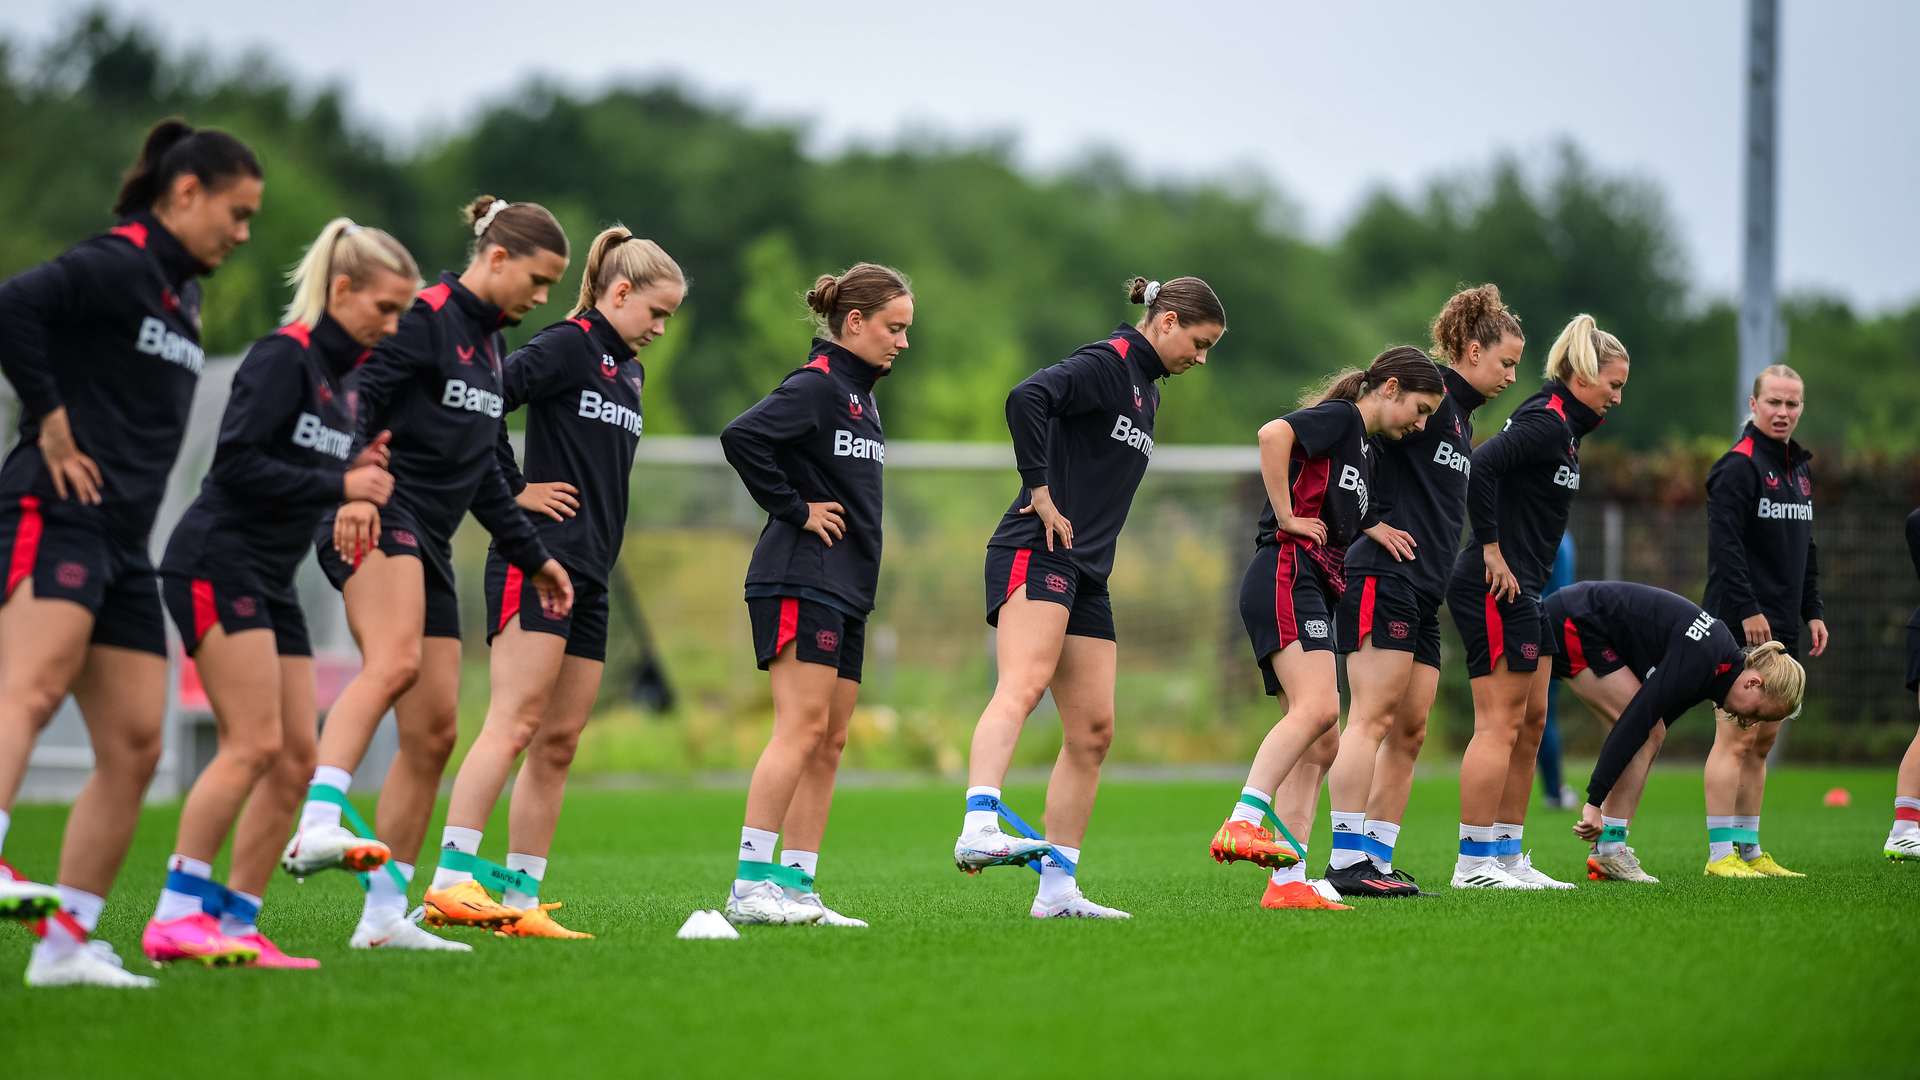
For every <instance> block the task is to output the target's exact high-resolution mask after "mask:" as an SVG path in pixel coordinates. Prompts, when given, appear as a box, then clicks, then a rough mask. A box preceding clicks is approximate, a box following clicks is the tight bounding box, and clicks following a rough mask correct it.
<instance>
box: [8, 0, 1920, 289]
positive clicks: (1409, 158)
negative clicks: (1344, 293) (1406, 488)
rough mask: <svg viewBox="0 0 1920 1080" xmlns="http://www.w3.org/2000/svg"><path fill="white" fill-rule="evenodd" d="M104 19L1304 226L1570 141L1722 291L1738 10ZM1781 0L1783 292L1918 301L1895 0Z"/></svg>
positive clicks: (1075, 6)
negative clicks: (1166, 181) (1388, 193)
mask: <svg viewBox="0 0 1920 1080" xmlns="http://www.w3.org/2000/svg"><path fill="white" fill-rule="evenodd" d="M74 6H75V5H74V3H73V0H64V2H62V0H10V2H9V3H8V4H7V5H6V6H5V8H4V9H0V30H4V31H5V32H6V33H7V34H9V35H10V36H14V37H19V36H22V35H24V36H26V37H27V38H28V39H29V40H30V41H34V42H38V41H44V40H45V39H46V38H47V36H48V35H50V34H51V33H53V32H54V31H55V29H56V28H57V27H59V26H61V25H63V24H64V20H65V19H66V18H67V17H68V14H67V13H68V12H70V11H71V10H72V9H73V7H74ZM110 6H112V7H114V8H116V9H119V10H123V11H128V12H134V13H146V17H147V18H148V19H149V20H150V22H151V23H152V24H153V25H155V26H156V27H157V28H158V29H159V30H160V31H161V32H162V33H163V34H164V35H165V36H166V37H168V38H169V39H171V40H173V41H175V42H179V43H197V44H204V45H208V46H211V47H213V48H214V49H215V50H217V51H219V52H222V53H235V52H238V51H240V50H242V49H246V48H265V49H268V50H270V51H271V52H272V53H273V54H274V55H275V56H276V57H278V58H279V59H280V60H281V61H282V62H284V63H287V64H290V65H291V66H292V67H293V69H294V70H295V71H296V72H297V73H298V75H299V77H300V78H302V79H303V80H307V81H313V82H317V81H321V80H327V81H335V82H338V83H340V84H342V85H344V86H346V87H347V88H348V90H349V96H350V99H351V100H352V102H353V103H354V105H355V106H356V109H357V111H358V112H359V113H360V114H361V115H362V116H364V117H367V118H369V119H371V120H372V121H373V122H374V123H376V124H377V125H378V126H379V127H380V128H381V129H382V130H384V131H386V132H388V133H389V134H390V135H392V136H393V137H394V138H395V139H396V140H400V141H405V140H409V139H417V138H419V137H421V136H422V135H423V134H425V133H429V132H431V131H433V130H434V129H435V128H436V127H444V126H446V125H448V124H451V123H453V122H455V121H457V120H458V119H460V118H461V117H463V116H464V115H466V114H467V113H468V112H469V111H470V110H471V109H472V108H474V106H475V103H476V102H479V101H484V100H487V99H490V98H494V97H498V96H500V95H502V94H504V93H506V92H507V91H508V90H510V89H511V88H512V87H513V86H514V85H516V83H518V82H519V81H520V80H521V79H522V78H524V77H526V76H528V75H532V74H535V73H539V74H542V75H545V76H549V77H553V78H558V79H560V80H562V81H564V82H566V83H568V84H571V85H575V86H580V87H585V88H591V87H595V86H600V85H604V84H606V83H607V82H609V81H615V80H639V81H646V80H654V79H659V78H662V77H668V76H671V77H675V78H678V79H680V80H682V81H684V82H686V83H687V84H689V85H692V86H694V87H696V88H698V89H699V90H700V91H701V92H702V93H704V94H706V95H708V96H711V97H715V98H718V99H721V100H726V101H731V102H735V103H738V104H740V105H742V106H744V107H745V108H746V109H747V110H748V111H749V112H750V113H751V114H753V115H758V116H766V117H778V118H782V119H804V120H806V121H808V122H809V123H810V124H811V125H812V127H813V130H814V132H815V145H816V146H818V147H820V148H823V149H831V148H832V147H835V146H838V145H842V144H844V142H845V141H847V140H849V139H867V140H873V139H879V140H885V139H888V138H891V137H892V136H894V135H896V134H898V133H900V132H902V131H905V130H923V129H930V130H934V131H938V132H945V133H949V134H953V135H958V136H967V135H978V134H1011V135H1013V136H1015V137H1016V139H1017V140H1018V145H1019V147H1020V156H1021V160H1022V161H1024V162H1026V163H1028V164H1030V165H1031V166H1033V167H1034V168H1037V169H1045V168H1048V167H1050V166H1053V165H1057V164H1059V163H1060V162H1063V161H1067V160H1071V159H1072V158H1073V157H1074V156H1075V155H1076V154H1077V153H1078V152H1079V151H1081V150H1083V149H1084V148H1085V147H1087V146H1088V145H1089V144H1096V143H1097V144H1103V145H1108V146H1112V147H1114V148H1117V149H1118V150H1119V151H1120V152H1121V153H1122V154H1123V156H1125V157H1126V158H1127V159H1128V160H1130V161H1132V162H1133V163H1135V165H1136V166H1137V167H1138V168H1140V169H1141V170H1142V171H1143V172H1146V173H1149V174H1153V175H1179V176H1209V175H1212V176H1218V175H1227V174H1233V173H1237V172H1241V171H1244V170H1245V169H1246V168H1247V167H1248V166H1252V167H1254V168H1257V169H1259V170H1260V171H1262V172H1264V173H1265V174H1267V175H1268V176H1269V177H1270V178H1271V179H1272V181H1273V182H1274V183H1275V184H1277V186H1278V187H1279V188H1280V189H1281V190H1283V191H1284V192H1286V193H1287V195H1288V196H1289V197H1290V198H1291V199H1292V200H1293V201H1294V202H1295V203H1296V204H1297V205H1298V206H1299V207H1300V209H1301V210H1302V211H1303V213H1304V215H1305V220H1306V223H1307V225H1308V227H1309V228H1310V229H1311V230H1312V231H1313V233H1314V234H1315V235H1318V236H1324V235H1327V234H1328V233H1330V232H1332V231H1333V230H1335V229H1337V228H1338V227H1339V226H1340V225H1341V224H1342V223H1343V222H1344V221H1345V220H1346V218H1347V217H1348V215H1349V214H1350V213H1351V212H1352V210H1353V208H1354V206H1355V204H1356V203H1357V201H1358V200H1359V199H1360V198H1361V196H1362V195H1363V194H1364V193H1365V192H1366V191H1367V190H1368V189H1369V188H1370V187H1371V186H1373V185H1376V184H1380V183H1386V184H1390V185H1393V186H1394V187H1397V188H1400V189H1402V190H1411V189H1414V188H1416V187H1417V186H1418V185H1419V184H1420V182H1421V181H1423V180H1424V179H1426V178H1429V177H1431V176H1434V175H1436V174H1442V173H1447V172H1454V171H1458V170H1462V169H1472V168H1478V167H1481V166H1483V165H1485V164H1486V163H1487V162H1488V161H1489V160H1490V158H1491V156H1492V155H1493V153H1494V152H1495V151H1496V150H1510V151H1513V152H1516V153H1518V154H1520V155H1522V156H1523V157H1525V158H1528V159H1529V160H1540V159H1541V158H1543V157H1544V155H1545V152H1546V151H1547V149H1548V148H1549V147H1550V146H1551V145H1552V143H1553V141H1554V140H1555V139H1556V138H1557V137H1559V136H1561V135H1570V136H1572V137H1573V138H1574V139H1575V140H1576V141H1577V142H1578V143H1579V144H1580V145H1581V146H1582V147H1584V148H1585V149H1586V150H1587V151H1588V153H1589V154H1590V155H1591V156H1592V158H1593V159H1594V160H1595V161H1596V162H1597V163H1599V164H1600V165H1601V166H1602V167H1604V168H1606V169H1608V170H1618V171H1625V172H1630V173H1634V174H1638V175H1642V176H1646V177H1649V178H1651V179H1653V180H1655V181H1656V182H1657V183H1658V184H1659V185H1660V187H1661V188H1662V189H1663V190H1664V191H1665V193H1666V195H1667V197H1668V200H1669V205H1670V207H1671V209H1672V211H1673V212H1674V215H1675V218H1676V220H1677V221H1678V222H1679V225H1680V231H1681V238H1682V241H1683V243H1684V245H1685V248H1686V252H1687V257H1688V259H1689V263H1690V265H1691V267H1692V270H1693V276H1694V281H1695V282H1696V284H1697V286H1698V287H1699V289H1700V290H1704V291H1705V292H1708V293H1719V294H1731V293H1732V292H1733V289H1734V287H1735V283H1736V281H1737V276H1738V275H1737V269H1738V264H1739V257H1740V256H1739V234H1740V230H1739V221H1740V212H1741V211H1740V178H1739V173H1738V163H1739V154H1740V143H1741V124H1742V113H1741V110H1742V100H1741V79H1742V69H1743V64H1744V53H1743V44H1742V40H1743V32H1744V21H1745V3H1744V2H1743V0H1685V2H1672V0H1666V2H1660V0H1613V2H1610V3H1608V4H1605V5H1596V4H1562V3H1544V2H1537V3H1528V2H1500V3H1493V2H1473V0H1453V2H1450V3H1431V2H1418V0H1396V2H1386V0H1373V2H1369V3H1366V4H1364V5H1358V4H1311V5H1309V4H1296V3H1206V2H1193V0H1187V2H1183V3H1176V2H1169V0H1161V2H1158V3H1140V2H1135V0H1105V2H1102V3H1097V4H1096V3H1048V2H1044V0H1040V2H1033V0H1030V2H1028V3H1024V4H1019V5H1013V4H975V5H960V4H952V3H943V4H930V3H928V4H921V3H900V4H895V5H892V6H891V7H888V6H885V5H844V6H843V5H835V4H831V3H801V2H780V3H776V2H772V0H752V2H749V0H739V2H730V3H729V2H721V3H686V4H677V5H659V4H642V3H630V4H584V3H580V4H554V5H551V6H546V5H537V4H528V3H503V2H500V0H462V2H460V3H453V4H446V3H441V4H408V3H393V2H390V0H389V2H378V3H376V2H369V0H332V2H331V3H326V4H304V5H299V6H297V7H296V6H293V5H286V4H274V3H260V2H258V0H253V2H244V3H235V2H222V0H168V2H167V3H166V4H165V5H164V6H161V5H157V4H151V3H149V4H138V3H123V2H114V3H112V4H111V5H110ZM1781 6H1782V9H1783V12H1782V19H1783V29H1782V35H1781V52H1782V57H1781V65H1782V102H1781V122H1780V142H1781V171H1780V198H1781V202H1780V208H1781V241H1780V274H1781V278H1782V281H1783V283H1784V285H1785V286H1786V287H1787V288H1789V289H1796V288H1797V289H1805V288H1818V289H1822V290H1826V291H1829V292H1836V293H1839V294H1840V295H1842V296H1845V297H1847V298H1849V299H1851V300H1852V301H1854V302H1855V303H1857V304H1860V305H1863V306H1865V307H1868V308H1875V309H1877V308H1885V307H1889V306H1893V305H1896V304H1900V305H1904V304H1906V303H1909V302H1912V301H1914V300H1915V299H1920V258H1915V254H1916V252H1920V211H1916V207H1915V204H1916V194H1917V193H1920V89H1916V87H1915V83H1914V82H1913V80H1912V76H1911V74H1909V73H1908V69H1909V67H1910V65H1911V63H1912V62H1913V56H1914V54H1915V52H1916V48H1917V47H1920V3H1915V2H1908V0H1831V2H1826V3H1818V4H1816V3H1814V2H1813V0H1783V3H1782V5H1781ZM838 10H850V11H854V12H857V15H847V16H844V17H843V16H840V15H837V14H835V12H836V11H838ZM156 12H164V15H160V14H155V13H156ZM664 149H667V150H669V151H670V149H671V148H664ZM581 167H582V168H591V167H592V163H591V162H582V163H581Z"/></svg>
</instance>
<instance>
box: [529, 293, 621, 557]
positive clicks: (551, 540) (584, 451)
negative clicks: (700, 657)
mask: <svg viewBox="0 0 1920 1080" xmlns="http://www.w3.org/2000/svg"><path fill="white" fill-rule="evenodd" d="M646 379H647V372H646V369H645V368H643V367H641V366H640V361H639V360H637V359H635V358H634V354H633V348H632V346H630V345H628V344H627V343H626V342H625V341H623V340H622V339H621V337H620V334H619V332H618V331H616V330H615V329H614V328H613V327H612V326H610V325H608V323H607V319H606V316H604V315H602V314H600V312H599V310H598V309H589V310H588V312H587V313H586V314H585V315H582V316H577V317H575V318H570V319H566V320H563V321H561V322H557V323H554V324H553V325H552V326H549V327H547V328H546V329H545V330H542V331H540V332H539V333H538V334H535V335H534V336H533V340H532V341H529V342H527V343H526V344H525V345H523V346H521V347H520V348H519V349H518V350H516V351H515V352H514V354H513V355H512V356H509V357H507V365H506V388H507V389H506V397H507V410H508V411H509V412H511V411H512V410H514V409H517V408H519V407H521V406H522V405H525V406H526V407H527V470H526V473H525V474H524V475H523V474H522V473H521V471H520V468H519V466H518V465H516V464H515V463H514V460H513V447H512V445H511V444H510V443H508V441H507V429H506V426H505V425H504V424H503V425H501V428H500V441H499V459H500V472H501V474H502V475H503V476H505V477H506V480H507V490H509V491H511V492H512V493H513V494H515V495H518V494H519V493H520V492H521V491H522V490H523V489H524V488H525V487H526V486H527V483H528V481H533V482H535V483H546V482H549V481H554V480H562V481H565V482H566V483H569V484H572V485H573V486H574V487H575V488H577V489H578V490H579V496H578V498H579V500H580V509H579V512H578V513H576V514H575V515H574V516H573V517H570V518H568V519H566V520H565V521H555V520H553V519H552V518H550V517H548V516H547V515H545V514H540V513H535V512H533V511H527V519H528V520H529V521H531V522H532V523H533V527H534V528H535V529H536V530H538V531H539V533H540V537H541V539H543V540H545V541H546V544H547V550H548V551H550V552H552V553H553V557H554V558H556V559H559V560H560V562H561V563H562V564H563V565H565V566H566V568H567V570H568V572H569V573H572V574H575V575H578V576H580V577H584V578H587V579H589V580H591V581H596V582H599V583H600V584H602V585H604V584H606V582H607V575H608V574H609V573H611V572H612V571H613V564H614V560H616V559H618V558H619V557H620V541H621V540H622V539H623V538H624V537H625V536H626V528H627V476H628V474H629V473H630V472H632V471H633V451H634V447H635V446H636V445H638V443H639V442H640V426H641V425H640V391H641V388H642V387H643V386H644V385H645V384H646Z"/></svg>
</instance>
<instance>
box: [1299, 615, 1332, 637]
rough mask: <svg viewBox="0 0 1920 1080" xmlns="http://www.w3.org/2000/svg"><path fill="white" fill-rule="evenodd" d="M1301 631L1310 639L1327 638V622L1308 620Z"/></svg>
mask: <svg viewBox="0 0 1920 1080" xmlns="http://www.w3.org/2000/svg"><path fill="white" fill-rule="evenodd" d="M1301 629H1303V630H1305V631H1306V632H1307V636H1308V637H1310V638H1323V637H1326V636H1327V622H1326V620H1325V619H1308V620H1307V622H1306V625H1305V626H1303V627H1301Z"/></svg>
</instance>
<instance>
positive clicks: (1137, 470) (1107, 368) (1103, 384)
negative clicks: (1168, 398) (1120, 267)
mask: <svg viewBox="0 0 1920 1080" xmlns="http://www.w3.org/2000/svg"><path fill="white" fill-rule="evenodd" d="M1166 375H1167V369H1166V365H1164V364H1162V363H1161V362H1160V354H1159V353H1158V352H1155V351H1154V348H1153V345H1152V343H1151V342H1149V341H1148V340H1147V339H1146V336H1145V335H1143V334H1141V333H1140V331H1138V330H1136V329H1134V328H1133V327H1131V326H1128V325H1126V324H1124V323H1123V324H1121V325H1120V326H1119V327H1117V328H1115V330H1114V332H1113V336H1111V337H1109V338H1107V339H1106V340H1105V341H1095V342H1089V343H1088V344H1085V345H1082V346H1080V347H1079V348H1078V349H1075V350H1074V351H1073V355H1071V356H1069V357H1067V358H1066V359H1065V360H1062V361H1060V362H1059V363H1057V364H1053V365H1051V366H1049V367H1044V368H1041V369H1040V370H1039V371H1036V372H1034V373H1033V374H1032V375H1029V376H1027V377H1026V378H1025V379H1024V380H1022V381H1021V383H1020V385H1018V386H1016V387H1014V388H1013V392H1012V393H1010V394H1008V395H1007V430H1008V431H1009V432H1011V433H1012V435H1013V463H1014V466H1015V467H1016V468H1018V469H1019V470H1020V482H1021V485H1022V487H1021V488H1020V493H1019V494H1018V495H1016V496H1015V497H1014V500H1013V505H1011V506H1009V507H1008V508H1007V512H1006V513H1005V514H1002V515H1001V517H1000V524H999V527H997V528H995V529H994V530H993V538H992V539H990V540H988V541H987V546H988V547H1010V548H1041V549H1044V548H1045V547H1046V546H1047V538H1046V530H1045V527H1044V526H1043V525H1041V523H1040V518H1039V517H1038V516H1037V515H1034V514H1023V513H1021V512H1020V511H1022V510H1023V509H1025V508H1026V507H1027V506H1029V505H1031V504H1032V502H1033V489H1034V488H1036V487H1040V486H1043V485H1044V486H1045V487H1046V489H1047V494H1048V495H1050V496H1052V498H1053V505H1054V506H1055V507H1056V508H1057V509H1058V510H1059V511H1060V514H1061V516H1063V517H1065V518H1066V519H1067V520H1068V521H1070V522H1072V523H1073V548H1072V549H1071V550H1068V551H1058V550H1056V551H1055V552H1054V555H1055V556H1056V557H1058V556H1064V557H1066V558H1070V559H1072V560H1073V562H1074V564H1075V565H1077V566H1078V567H1079V568H1080V570H1081V571H1082V572H1083V573H1086V574H1089V575H1091V576H1093V577H1095V578H1098V579H1100V580H1101V581H1105V580H1106V578H1107V575H1108V574H1110V573H1112V572H1113V553H1114V550H1115V548H1116V547H1118V545H1119V541H1120V529H1121V527H1122V526H1124V525H1126V523H1127V512H1128V511H1129V510H1131V509H1133V495H1134V492H1136V491H1138V490H1139V489H1140V480H1141V478H1142V477H1144V476H1146V475H1147V463H1148V462H1149V461H1150V460H1152V458H1153V418H1154V416H1155V415H1157V414H1158V413H1159V412H1160V385H1159V383H1158V381H1157V380H1159V379H1162V378H1165V377H1166Z"/></svg>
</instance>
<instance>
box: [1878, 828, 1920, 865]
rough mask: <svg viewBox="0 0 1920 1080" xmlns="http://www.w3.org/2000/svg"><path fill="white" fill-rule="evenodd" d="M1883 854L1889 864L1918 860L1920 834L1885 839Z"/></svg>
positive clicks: (1919, 857) (1919, 855)
mask: <svg viewBox="0 0 1920 1080" xmlns="http://www.w3.org/2000/svg"><path fill="white" fill-rule="evenodd" d="M1885 854H1886V856H1887V860H1888V861H1889V862H1910V861H1914V860H1920V833H1906V834H1905V835H1902V836H1889V837H1887V846H1886V850H1885Z"/></svg>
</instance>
